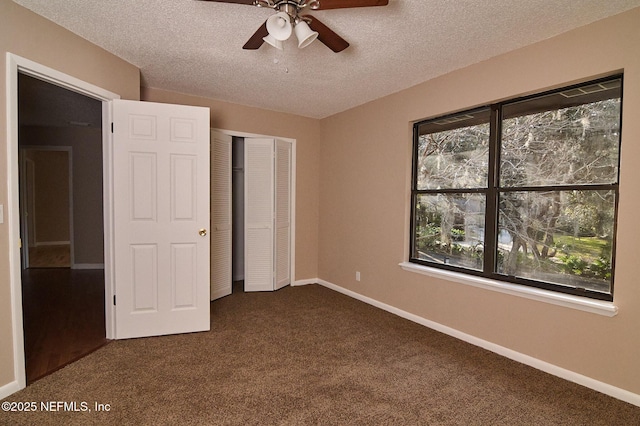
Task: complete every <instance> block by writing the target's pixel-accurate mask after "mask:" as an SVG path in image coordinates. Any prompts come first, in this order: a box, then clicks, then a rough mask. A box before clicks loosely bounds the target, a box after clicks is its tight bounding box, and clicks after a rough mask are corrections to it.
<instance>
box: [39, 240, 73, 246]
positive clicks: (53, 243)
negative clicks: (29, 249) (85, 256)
mask: <svg viewBox="0 0 640 426" xmlns="http://www.w3.org/2000/svg"><path fill="white" fill-rule="evenodd" d="M68 245H71V241H40V242H35V243H34V246H35V247H42V246H68Z"/></svg>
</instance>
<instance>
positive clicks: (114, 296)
mask: <svg viewBox="0 0 640 426" xmlns="http://www.w3.org/2000/svg"><path fill="white" fill-rule="evenodd" d="M113 306H116V295H115V294H114V295H113Z"/></svg>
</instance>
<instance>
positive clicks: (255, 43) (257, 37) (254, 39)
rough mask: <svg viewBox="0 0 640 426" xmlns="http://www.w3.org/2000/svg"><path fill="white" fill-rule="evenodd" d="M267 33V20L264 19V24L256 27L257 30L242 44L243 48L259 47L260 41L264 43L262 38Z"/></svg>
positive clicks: (252, 48) (253, 48) (254, 48)
mask: <svg viewBox="0 0 640 426" xmlns="http://www.w3.org/2000/svg"><path fill="white" fill-rule="evenodd" d="M268 35H269V31H267V21H264V24H262V26H261V27H260V28H258V31H256V32H255V33H253V35H252V36H251V38H250V39H249V40H248V41H247V42H246V43H245V44H244V46H242V48H243V49H245V50H256V49H259V48H260V46H262V43H264V40H263V38H264V37H266V36H268Z"/></svg>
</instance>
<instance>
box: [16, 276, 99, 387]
mask: <svg viewBox="0 0 640 426" xmlns="http://www.w3.org/2000/svg"><path fill="white" fill-rule="evenodd" d="M22 305H23V308H22V309H23V319H24V346H25V361H26V370H27V371H26V372H27V384H30V383H33V381H35V380H37V379H39V378H42V377H44V376H46V375H47V374H50V373H52V372H54V371H56V370H58V369H60V368H61V367H63V366H65V365H67V364H69V363H70V362H73V361H76V360H78V359H79V358H82V357H83V356H85V355H87V354H89V353H91V352H93V351H94V350H96V349H98V348H99V347H101V346H103V345H104V344H106V343H107V339H106V337H105V336H106V333H105V318H104V306H105V305H104V270H101V269H94V270H72V269H70V268H31V269H26V270H24V271H23V273H22Z"/></svg>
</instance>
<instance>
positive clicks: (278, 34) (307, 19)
mask: <svg viewBox="0 0 640 426" xmlns="http://www.w3.org/2000/svg"><path fill="white" fill-rule="evenodd" d="M203 1H215V2H219V3H236V4H246V5H248V6H257V7H268V8H271V9H274V10H275V11H276V13H275V15H272V16H271V17H269V19H267V20H266V21H265V23H264V24H262V26H261V27H260V28H258V31H256V32H255V33H254V34H253V35H252V36H251V38H250V39H249V40H248V41H247V42H246V43H245V45H244V46H242V48H243V49H248V50H255V49H259V48H260V46H262V43H264V42H266V43H268V44H270V45H271V46H273V47H275V48H277V49H280V50H282V49H283V42H284V41H285V40H287V39H289V37H291V34H294V33H295V35H296V38H297V39H298V48H300V49H302V48H304V47H306V46H308V45H309V44H311V43H312V42H313V41H314V40H315V39H316V38H317V39H318V40H320V41H321V42H322V43H324V44H325V45H326V46H327V47H328V48H329V49H331V50H333V51H334V52H336V53H337V52H342V51H343V50H344V49H346V48H347V47H349V43H347V41H346V40H345V39H343V38H342V37H340V36H339V35H338V34H336V33H335V32H333V31H332V30H331V29H330V28H329V27H327V26H326V25H324V24H323V23H322V22H320V21H319V20H318V18H315V17H313V16H311V15H301V14H300V13H301V12H303V11H304V10H305V9H307V8H308V9H311V10H327V9H345V8H351V7H369V6H386V5H387V4H389V0H203Z"/></svg>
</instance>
